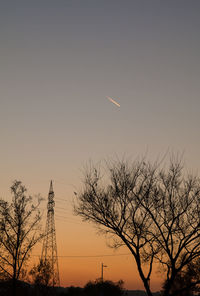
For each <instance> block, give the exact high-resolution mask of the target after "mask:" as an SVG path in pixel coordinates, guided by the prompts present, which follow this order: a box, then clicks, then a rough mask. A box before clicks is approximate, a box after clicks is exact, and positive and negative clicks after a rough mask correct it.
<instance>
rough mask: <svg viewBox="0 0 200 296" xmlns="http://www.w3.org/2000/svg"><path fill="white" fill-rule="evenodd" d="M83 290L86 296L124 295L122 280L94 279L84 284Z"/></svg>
mask: <svg viewBox="0 0 200 296" xmlns="http://www.w3.org/2000/svg"><path fill="white" fill-rule="evenodd" d="M83 292H84V293H85V294H84V295H87V296H99V295H104V296H112V295H113V296H122V295H126V294H125V291H124V289H123V281H119V282H118V283H113V282H111V281H103V282H102V281H101V280H100V281H98V280H97V281H95V282H89V283H87V284H86V285H85V287H84V289H83Z"/></svg>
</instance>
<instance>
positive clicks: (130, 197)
mask: <svg viewBox="0 0 200 296" xmlns="http://www.w3.org/2000/svg"><path fill="white" fill-rule="evenodd" d="M75 213H76V214H78V215H80V216H81V217H82V218H83V219H84V220H87V221H92V222H93V223H95V224H96V225H97V226H99V227H100V229H101V230H102V231H103V232H104V233H107V234H110V235H111V236H112V237H113V239H114V241H113V242H114V244H113V246H114V247H120V246H122V245H125V246H126V247H127V248H128V249H129V250H130V252H131V254H132V255H133V257H134V259H135V262H136V265H137V269H138V272H139V275H140V278H141V280H142V281H143V284H144V287H145V289H146V292H147V295H149V296H152V291H151V289H150V278H151V273H152V268H153V263H154V262H155V261H157V262H159V263H160V264H161V265H162V266H163V271H164V272H165V275H166V280H167V284H166V286H165V291H164V295H165V296H169V295H170V288H171V286H172V285H173V283H174V281H175V279H176V275H177V274H178V273H180V272H181V271H182V270H183V269H184V268H185V267H186V266H187V265H188V264H189V263H190V262H193V261H194V260H195V259H196V258H198V256H200V180H199V178H197V177H193V176H186V177H184V174H183V167H182V164H181V162H180V161H179V160H178V159H174V158H171V160H170V164H169V167H168V168H167V169H163V168H160V166H159V165H158V164H156V163H154V164H151V163H148V162H146V161H144V160H141V161H137V162H134V163H132V164H130V165H129V164H128V163H126V162H123V161H122V162H116V163H113V164H112V165H110V166H108V175H107V180H106V181H105V182H104V179H103V178H102V177H101V172H100V170H99V169H97V168H95V167H90V169H89V170H87V171H86V173H85V180H84V188H83V191H82V192H81V193H80V194H77V195H76V203H75Z"/></svg>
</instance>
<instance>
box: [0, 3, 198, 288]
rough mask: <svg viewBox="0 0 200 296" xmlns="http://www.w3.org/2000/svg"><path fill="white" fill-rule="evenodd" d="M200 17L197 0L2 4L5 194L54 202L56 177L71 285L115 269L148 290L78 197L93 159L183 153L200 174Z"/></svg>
mask: <svg viewBox="0 0 200 296" xmlns="http://www.w3.org/2000/svg"><path fill="white" fill-rule="evenodd" d="M199 14H200V1H198V0H187V1H186V0H168V1H160V0H123V1H121V0H120V1H119V0H84V1H83V0H62V1H61V0H58V1H52V0H48V1H47V0H43V1H39V0H34V1H27V0H26V1H22V0H18V1H10V0H3V1H0V137H1V145H0V164H1V170H0V196H1V197H3V198H5V199H8V200H9V198H10V191H9V187H10V186H11V184H12V181H13V180H15V179H17V180H21V181H22V182H23V183H24V184H25V185H26V187H27V188H28V189H29V191H30V193H32V194H34V193H41V195H42V196H44V197H45V198H46V199H47V195H48V190H49V183H50V180H53V184H54V192H55V200H56V208H55V216H56V229H57V245H58V254H59V256H60V257H59V266H60V277H61V284H62V285H64V286H69V285H74V286H76V285H84V284H85V283H86V282H87V281H88V280H94V279H96V278H97V277H100V266H101V263H102V262H104V263H105V264H106V265H108V267H107V268H106V269H105V277H106V278H107V279H111V280H114V281H117V280H119V279H123V280H124V281H125V286H126V287H127V288H129V289H138V288H141V289H142V288H143V286H142V283H141V281H140V280H139V277H138V275H137V272H136V268H135V265H134V263H133V260H132V257H131V256H129V254H128V251H127V250H126V249H123V250H118V251H115V252H114V251H113V250H112V249H110V248H108V246H107V243H106V239H105V238H104V237H102V236H100V235H97V231H96V229H95V228H94V227H93V226H92V225H88V224H86V223H83V222H82V221H81V220H80V218H78V217H76V216H74V215H73V206H72V202H73V192H74V191H77V190H79V188H80V187H81V185H82V169H83V167H84V166H85V165H86V164H87V162H88V161H90V160H92V161H94V162H98V161H102V160H105V159H106V160H107V159H110V158H112V159H113V158H119V159H120V158H121V157H127V158H131V159H135V158H136V157H138V156H141V155H146V156H147V158H148V159H150V160H152V161H153V160H155V159H156V158H157V157H162V155H164V154H165V153H166V151H173V152H175V153H181V154H183V155H184V160H185V164H186V167H187V169H188V170H190V171H193V172H195V173H198V172H199V169H200V158H199V150H200V149H199V148H200V137H199V124H200V117H199V110H200V98H199V93H200V34H199V28H200V17H199ZM106 97H111V98H112V99H114V100H115V101H117V102H118V103H119V104H120V107H118V106H117V105H115V104H113V103H112V102H111V101H109V100H108V99H107V98H106ZM45 203H46V201H44V202H43V205H42V206H43V208H44V219H43V220H44V221H45V214H46V213H45V208H46V204H45ZM38 253H40V249H38ZM38 253H36V252H35V253H34V254H35V255H37V254H38ZM108 254H110V255H113V256H110V257H86V256H91V255H93V256H97V255H108ZM120 254H125V255H121V256H120ZM127 254H128V255H127ZM67 256H68V257H67ZM73 256H81V257H73ZM35 258H36V257H35ZM160 283H161V279H160V274H158V272H157V268H155V274H154V277H153V280H152V287H153V289H154V290H156V289H159V287H160Z"/></svg>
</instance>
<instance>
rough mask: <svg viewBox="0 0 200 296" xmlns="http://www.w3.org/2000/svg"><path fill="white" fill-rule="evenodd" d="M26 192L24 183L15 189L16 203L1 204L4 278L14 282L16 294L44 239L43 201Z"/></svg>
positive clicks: (0, 244) (0, 267)
mask: <svg viewBox="0 0 200 296" xmlns="http://www.w3.org/2000/svg"><path fill="white" fill-rule="evenodd" d="M26 191H27V190H26V188H25V187H24V186H23V185H22V183H21V182H20V181H14V183H13V185H12V187H11V193H12V202H11V203H10V204H9V203H8V202H6V201H4V200H0V231H1V232H0V276H1V278H4V279H5V278H6V279H12V281H13V294H15V290H16V281H17V280H18V279H20V278H22V276H23V274H24V273H25V269H24V266H25V265H26V262H27V260H28V259H29V256H30V252H31V250H32V248H33V247H34V246H35V245H36V243H37V242H38V241H39V240H40V239H41V238H42V237H43V233H41V231H40V229H39V225H40V220H41V214H40V211H39V205H40V201H41V198H40V197H37V198H36V203H35V204H33V198H32V197H31V196H27V195H26Z"/></svg>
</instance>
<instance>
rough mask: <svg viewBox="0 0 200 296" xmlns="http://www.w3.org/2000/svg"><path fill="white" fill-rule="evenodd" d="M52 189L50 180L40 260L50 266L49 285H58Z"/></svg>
mask: <svg viewBox="0 0 200 296" xmlns="http://www.w3.org/2000/svg"><path fill="white" fill-rule="evenodd" d="M54 207H55V202H54V191H53V184H52V181H51V183H50V188H49V195H48V203H47V220H46V228H45V237H44V241H43V247H42V256H41V260H42V261H43V262H48V263H49V264H50V266H51V279H50V286H52V287H54V286H60V277H59V269H58V255H57V245H56V228H55V219H54Z"/></svg>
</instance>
